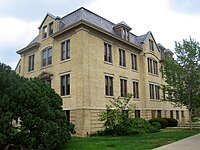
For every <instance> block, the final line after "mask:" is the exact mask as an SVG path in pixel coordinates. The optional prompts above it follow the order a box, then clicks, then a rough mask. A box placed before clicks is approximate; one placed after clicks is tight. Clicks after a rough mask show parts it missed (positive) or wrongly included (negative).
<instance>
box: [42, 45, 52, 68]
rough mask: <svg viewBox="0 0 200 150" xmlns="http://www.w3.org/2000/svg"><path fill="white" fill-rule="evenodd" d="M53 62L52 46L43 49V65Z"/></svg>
mask: <svg viewBox="0 0 200 150" xmlns="http://www.w3.org/2000/svg"><path fill="white" fill-rule="evenodd" d="M50 64H52V47H49V48H46V49H44V50H43V51H42V67H44V66H47V65H50Z"/></svg>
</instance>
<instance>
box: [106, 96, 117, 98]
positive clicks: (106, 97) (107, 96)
mask: <svg viewBox="0 0 200 150" xmlns="http://www.w3.org/2000/svg"><path fill="white" fill-rule="evenodd" d="M105 98H115V97H114V96H108V95H105Z"/></svg>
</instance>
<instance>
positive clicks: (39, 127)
mask: <svg viewBox="0 0 200 150" xmlns="http://www.w3.org/2000/svg"><path fill="white" fill-rule="evenodd" d="M61 106H62V99H61V98H60V96H59V95H58V94H56V93H55V91H54V90H53V89H51V88H50V87H49V86H47V85H45V84H44V83H42V82H41V81H40V80H39V79H36V78H34V79H27V78H24V77H20V76H19V75H17V74H16V73H15V72H14V71H12V70H11V68H10V67H9V66H6V65H4V64H1V63H0V122H1V123H0V149H3V148H4V147H6V146H9V145H10V146H13V147H15V148H16V149H20V148H21V149H22V148H23V149H48V150H51V149H59V148H60V147H61V146H62V145H63V144H65V143H66V142H67V141H68V140H69V139H70V134H69V129H68V126H67V119H66V116H65V114H64V113H63V111H62V107H61ZM15 121H18V122H19V126H15Z"/></svg>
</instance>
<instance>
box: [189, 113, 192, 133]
mask: <svg viewBox="0 0 200 150" xmlns="http://www.w3.org/2000/svg"><path fill="white" fill-rule="evenodd" d="M189 121H190V130H192V109H189Z"/></svg>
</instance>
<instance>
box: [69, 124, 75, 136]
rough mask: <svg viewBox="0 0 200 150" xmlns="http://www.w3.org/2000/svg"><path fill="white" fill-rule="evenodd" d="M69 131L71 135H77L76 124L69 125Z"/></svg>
mask: <svg viewBox="0 0 200 150" xmlns="http://www.w3.org/2000/svg"><path fill="white" fill-rule="evenodd" d="M69 131H70V133H71V134H76V131H75V124H73V123H72V122H70V124H69Z"/></svg>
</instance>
